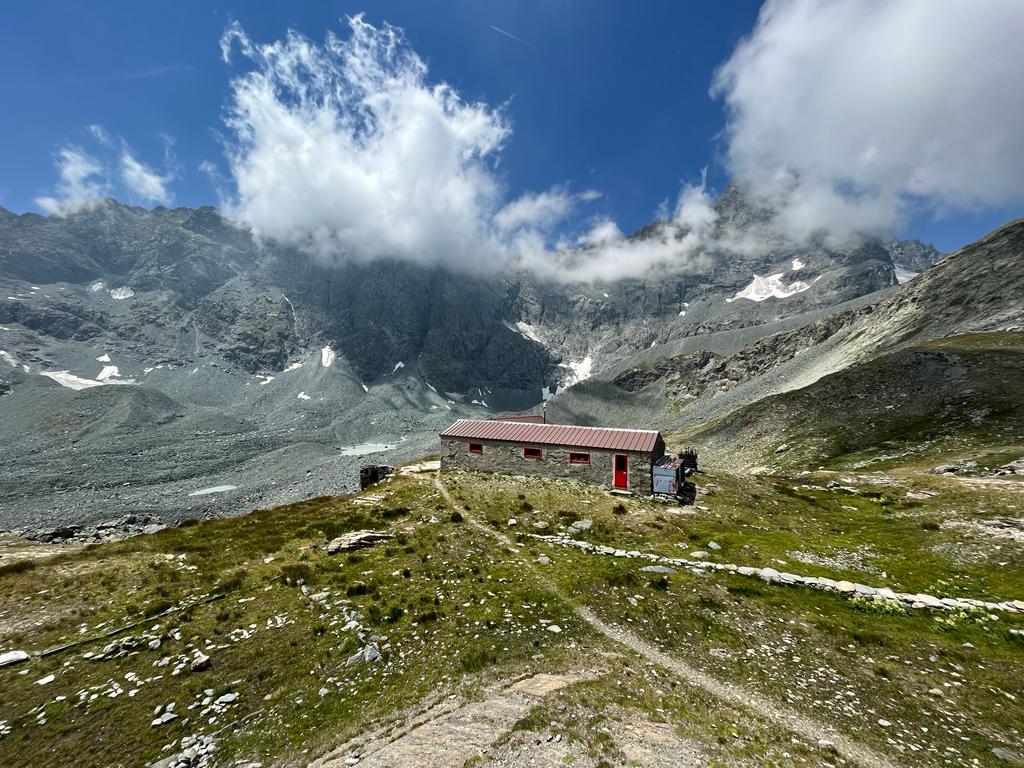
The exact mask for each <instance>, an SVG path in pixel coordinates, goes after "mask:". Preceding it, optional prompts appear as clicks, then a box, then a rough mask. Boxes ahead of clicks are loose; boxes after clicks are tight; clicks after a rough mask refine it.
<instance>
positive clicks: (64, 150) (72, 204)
mask: <svg viewBox="0 0 1024 768" xmlns="http://www.w3.org/2000/svg"><path fill="white" fill-rule="evenodd" d="M54 162H55V163H56V165H57V174H58V180H57V184H56V187H55V190H54V194H53V195H50V196H44V197H37V198H36V201H35V202H36V205H38V206H39V207H40V208H41V209H42V210H43V211H44V212H46V213H73V212H75V211H80V210H82V209H83V208H87V207H89V206H91V205H95V204H96V203H97V202H98V201H100V200H102V199H103V197H104V196H105V195H107V194H109V191H110V184H109V182H108V181H107V179H106V176H105V174H104V171H103V166H102V165H101V164H100V162H99V160H97V159H96V158H95V157H93V156H92V155H90V154H89V153H88V152H86V151H85V150H84V149H82V148H80V147H74V146H66V147H61V148H60V149H59V150H57V154H56V156H55V158H54Z"/></svg>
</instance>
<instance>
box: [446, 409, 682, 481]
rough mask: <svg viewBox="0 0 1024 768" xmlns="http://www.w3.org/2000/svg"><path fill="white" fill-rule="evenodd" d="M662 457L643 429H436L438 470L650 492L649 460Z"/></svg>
mask: <svg viewBox="0 0 1024 768" xmlns="http://www.w3.org/2000/svg"><path fill="white" fill-rule="evenodd" d="M664 455H665V441H664V440H662V438H661V434H660V433H659V432H656V431H654V430H648V429H611V428H606V427H577V426H571V425H565V424H533V423H525V422H522V421H497V420H489V421H478V420H474V419H459V420H458V421H456V422H455V423H454V424H452V425H451V426H450V427H448V428H447V429H445V430H444V431H443V432H441V468H442V469H467V470H479V471H483V472H498V473H501V474H506V475H541V476H544V477H564V478H568V479H570V480H579V481H581V482H584V483H592V484H594V485H605V486H608V487H610V488H616V489H618V490H622V491H632V492H633V493H638V494H649V493H651V472H652V467H653V465H654V463H655V462H656V461H657V460H658V459H660V458H661V457H662V456H664Z"/></svg>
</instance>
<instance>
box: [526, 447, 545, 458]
mask: <svg viewBox="0 0 1024 768" xmlns="http://www.w3.org/2000/svg"><path fill="white" fill-rule="evenodd" d="M523 458H524V459H540V458H542V454H541V452H540V448H523Z"/></svg>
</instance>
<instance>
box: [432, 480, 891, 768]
mask: <svg viewBox="0 0 1024 768" xmlns="http://www.w3.org/2000/svg"><path fill="white" fill-rule="evenodd" d="M434 484H435V486H436V487H437V489H438V491H439V492H440V493H441V495H442V497H443V498H444V500H445V502H446V503H447V504H448V506H449V508H450V509H453V510H454V509H456V508H457V507H456V505H455V503H454V501H453V499H452V497H451V495H450V494H449V493H448V489H447V488H446V487H445V485H444V482H443V481H442V480H441V478H440V477H436V476H435V478H434ZM466 520H467V521H468V522H469V523H470V524H471V525H472V526H473V527H474V528H476V529H477V530H479V531H481V532H485V533H486V534H487V535H489V536H491V537H494V538H496V539H498V540H499V541H501V543H502V544H504V545H505V546H506V547H507V549H508V551H509V552H510V553H512V554H514V555H515V556H517V557H518V559H519V560H520V562H521V565H522V566H523V567H524V568H526V569H528V570H529V571H530V572H531V573H532V574H533V575H534V576H535V577H536V578H537V580H538V581H539V582H540V583H541V584H543V585H544V587H545V588H546V589H547V590H549V591H551V592H552V593H554V594H556V595H558V597H559V598H560V599H562V600H563V601H565V602H566V604H567V605H569V606H570V607H571V608H572V609H573V611H574V612H575V613H576V615H577V616H579V617H580V618H581V619H582V620H583V621H585V622H586V623H587V624H589V625H590V626H591V627H593V628H594V629H595V630H597V631H598V632H600V633H601V634H602V635H604V636H605V637H607V638H608V639H609V640H611V641H612V642H614V643H616V644H619V645H623V646H625V647H627V648H628V649H630V650H631V651H633V652H634V653H636V654H638V655H640V656H642V657H643V658H645V659H647V660H648V661H650V662H651V663H653V664H656V665H657V666H659V667H661V668H662V669H664V670H665V671H667V672H670V673H671V674H672V675H674V676H675V677H676V678H677V679H679V680H680V681H682V682H683V683H685V684H687V685H689V686H691V687H693V688H697V689H699V690H701V691H703V692H704V693H706V694H709V695H711V696H713V697H714V698H715V699H718V700H719V701H721V702H723V703H725V704H727V705H730V706H734V707H740V708H743V709H746V710H748V711H750V712H752V713H753V714H755V715H756V716H758V717H761V718H763V719H764V720H766V721H768V722H770V723H772V724H774V725H777V726H779V727H782V728H784V729H787V730H789V731H791V732H793V733H794V734H796V735H798V736H799V737H800V738H803V739H806V740H807V741H808V742H810V743H811V744H817V745H818V746H819V747H822V748H828V749H834V750H835V752H836V754H838V755H840V756H841V757H842V758H844V759H846V760H848V761H850V762H851V763H853V764H855V765H859V766H862V767H863V768H896V765H897V764H896V763H894V762H892V761H891V760H889V759H888V758H887V757H885V756H884V755H882V754H880V753H879V752H877V751H875V750H874V749H871V748H870V747H867V746H865V745H863V744H860V743H858V742H856V741H854V740H852V739H850V738H848V737H846V736H844V735H843V734H841V733H839V732H838V731H836V729H835V728H833V727H831V726H829V725H826V724H825V723H822V722H820V721H817V720H815V719H813V718H810V717H807V716H805V715H802V714H800V713H798V712H796V711H795V710H793V709H792V708H790V707H788V706H785V705H784V704H782V703H780V702H778V701H775V700H772V699H770V698H768V697H766V696H764V695H762V694H760V693H758V692H755V691H753V690H751V689H749V688H745V687H743V686H738V685H733V684H730V683H724V682H722V681H720V680H718V679H716V678H714V677H712V676H711V675H709V674H707V673H705V672H703V671H701V670H699V669H697V668H695V667H693V666H691V665H690V664H687V663H686V662H684V661H681V660H680V659H677V658H674V657H673V656H670V655H669V654H667V653H665V652H664V651H661V650H659V649H658V648H656V647H655V646H653V645H652V644H650V643H648V642H647V641H646V640H643V639H642V638H641V637H639V636H638V635H636V634H635V633H633V632H630V631H629V630H627V629H624V628H623V627H620V626H616V625H612V624H609V623H607V622H605V621H603V620H601V619H600V618H598V616H597V615H596V614H594V613H593V611H591V610H590V609H589V608H587V607H585V606H583V605H580V604H579V603H577V602H575V601H573V600H571V599H570V598H568V597H567V596H566V595H565V594H563V593H562V592H561V590H559V589H558V587H557V586H555V585H554V584H552V583H551V582H550V580H548V579H547V578H545V576H544V575H543V574H541V573H540V572H539V571H538V570H537V568H536V566H535V565H534V563H532V562H531V561H530V560H529V559H527V558H525V557H523V556H522V555H521V554H520V553H519V550H518V548H517V547H516V545H515V543H514V542H513V541H512V540H511V539H509V538H508V537H507V536H505V535H504V534H502V533H501V532H499V531H496V530H494V529H492V528H490V527H488V526H487V525H485V524H484V523H481V522H480V521H478V520H475V519H473V518H472V517H469V516H467V517H466Z"/></svg>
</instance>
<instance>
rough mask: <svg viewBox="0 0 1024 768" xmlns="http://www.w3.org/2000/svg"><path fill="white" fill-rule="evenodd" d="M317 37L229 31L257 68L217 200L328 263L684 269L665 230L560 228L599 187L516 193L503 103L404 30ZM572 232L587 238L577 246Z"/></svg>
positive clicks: (232, 130) (235, 108)
mask: <svg viewBox="0 0 1024 768" xmlns="http://www.w3.org/2000/svg"><path fill="white" fill-rule="evenodd" d="M348 27H349V35H348V37H347V38H344V39H343V38H341V37H338V36H337V35H335V34H333V33H328V34H327V36H326V39H325V41H324V43H323V44H317V43H314V42H312V41H311V40H309V39H308V38H306V37H304V36H302V35H300V34H298V33H297V32H294V31H290V32H289V33H288V34H287V35H286V37H285V38H284V39H283V40H280V41H275V42H270V43H262V44H261V43H257V42H255V41H253V40H252V39H251V38H250V37H249V36H248V34H247V33H246V32H245V30H244V29H243V28H242V27H241V26H240V25H239V24H238V23H233V24H231V25H230V26H229V27H228V28H227V30H226V31H225V33H224V36H223V38H222V39H221V52H222V54H223V57H224V59H225V61H229V62H230V61H231V60H232V55H233V52H234V51H235V50H236V49H237V50H238V51H239V52H240V53H241V54H242V57H243V59H244V61H243V62H242V64H243V65H244V66H247V67H248V69H247V71H244V72H242V73H240V74H238V75H237V76H235V77H234V79H233V80H232V84H231V100H230V104H229V108H228V113H227V117H226V125H227V128H228V129H229V134H230V135H229V137H228V139H227V142H226V153H227V158H228V166H229V169H230V173H231V176H232V179H233V182H234V192H233V193H232V194H229V195H228V196H227V197H226V198H225V199H224V200H223V201H222V204H223V206H224V208H225V210H226V211H227V212H228V214H229V215H231V216H233V217H235V218H237V219H239V220H241V221H243V222H245V223H247V224H248V225H249V226H251V227H252V229H253V231H254V232H255V233H256V234H258V235H261V236H265V237H268V238H272V239H274V240H277V241H279V242H283V243H286V244H290V245H293V246H296V247H299V248H301V249H303V250H305V251H307V252H310V253H313V254H315V255H317V256H319V257H321V258H323V259H325V260H327V261H336V260H353V261H370V260H373V259H379V258H397V259H402V260H406V261H411V262H414V263H419V264H426V265H441V266H443V267H447V268H452V269H458V270H462V271H477V272H480V271H497V270H504V269H513V270H514V269H527V270H531V271H534V272H537V273H538V274H540V275H542V276H544V277H548V278H552V279H559V280H592V279H615V278H618V277H624V276H640V275H642V274H644V273H646V272H647V271H648V270H649V269H651V268H652V267H653V266H655V265H657V264H661V263H663V262H664V263H666V264H668V263H671V268H672V269H680V268H681V267H682V266H684V265H685V260H684V259H682V258H681V257H680V253H681V251H682V249H683V246H682V245H681V243H680V240H679V238H672V237H667V238H666V239H665V240H664V241H663V242H661V243H660V245H658V246H657V247H655V246H656V243H655V242H654V241H651V242H648V243H646V244H645V245H644V247H643V248H640V249H635V248H634V247H633V245H632V243H631V241H629V240H627V239H626V238H624V237H622V235H621V233H620V232H619V231H618V228H617V227H615V226H614V225H611V226H609V224H608V223H607V222H605V223H603V224H601V223H595V226H594V230H593V232H592V233H591V234H587V235H582V236H576V237H570V236H566V233H565V232H564V231H562V230H563V229H564V228H565V226H566V222H567V219H568V218H569V217H570V215H571V214H573V213H574V212H576V211H577V210H578V209H579V208H580V207H581V206H584V205H586V204H587V203H590V202H592V201H594V200H596V199H598V198H599V197H600V193H598V192H596V191H594V190H584V191H582V192H579V193H574V192H572V191H571V190H570V189H569V188H568V186H567V185H564V184H559V185H555V186H554V187H552V188H551V189H548V190H545V191H542V192H536V193H525V194H523V195H521V196H519V197H517V198H514V199H511V200H509V199H507V195H506V191H505V188H504V185H503V184H502V181H501V178H500V176H499V175H498V172H497V168H498V163H499V160H500V154H501V150H502V148H503V146H504V145H505V143H506V141H507V140H508V139H509V137H510V136H511V127H510V124H509V121H508V119H507V117H506V115H505V112H504V109H503V108H500V107H499V108H493V107H490V106H488V105H486V104H482V103H471V102H467V101H465V100H464V99H462V98H461V96H460V95H459V94H458V93H457V92H456V91H455V90H454V89H453V88H452V87H451V86H449V85H447V84H445V83H431V82H429V81H428V78H427V67H426V65H425V63H424V62H423V60H422V59H421V58H420V57H419V56H418V55H417V54H416V52H415V51H413V50H412V49H411V48H410V47H409V45H408V43H407V42H406V40H405V38H404V36H403V34H402V32H401V30H399V29H397V28H395V27H392V26H390V25H387V24H385V25H383V26H382V27H380V28H377V27H374V26H373V25H371V24H369V23H368V22H367V21H365V20H364V18H363V17H362V16H354V17H350V18H349V19H348ZM577 244H583V245H586V246H588V247H586V248H584V249H583V250H580V249H578V248H577V247H576V245H577Z"/></svg>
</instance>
